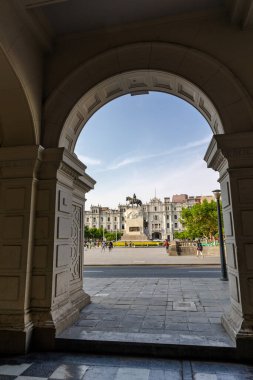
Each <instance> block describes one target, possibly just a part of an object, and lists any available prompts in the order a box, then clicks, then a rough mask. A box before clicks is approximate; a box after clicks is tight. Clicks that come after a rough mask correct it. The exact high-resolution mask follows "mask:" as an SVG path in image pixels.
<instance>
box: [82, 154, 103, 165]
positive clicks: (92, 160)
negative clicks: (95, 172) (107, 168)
mask: <svg viewBox="0 0 253 380" xmlns="http://www.w3.org/2000/svg"><path fill="white" fill-rule="evenodd" d="M77 157H78V159H79V160H80V161H82V162H83V163H84V164H85V165H101V164H102V162H101V160H99V159H97V158H92V157H88V156H84V155H82V154H77Z"/></svg>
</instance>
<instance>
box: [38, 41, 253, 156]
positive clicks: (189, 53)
mask: <svg viewBox="0 0 253 380" xmlns="http://www.w3.org/2000/svg"><path fill="white" fill-rule="evenodd" d="M134 76H135V77H136V78H135V79H136V83H135V84H136V86H135V85H134V83H131V80H133V79H134ZM159 81H161V82H159ZM159 85H160V86H159ZM152 89H156V90H158V91H164V92H168V93H172V94H174V95H177V96H180V97H181V98H183V99H184V100H186V101H188V102H189V103H191V104H192V105H194V106H195V107H196V108H197V109H198V110H199V111H200V112H201V113H202V114H203V115H204V116H205V117H206V119H207V120H208V122H209V124H210V125H211V128H212V130H213V133H214V134H220V133H236V132H242V131H251V130H252V128H253V106H252V99H251V98H250V96H249V95H248V93H247V91H246V89H245V88H244V87H243V86H242V84H241V83H240V82H239V81H238V80H237V78H236V77H235V76H234V75H233V73H232V72H231V71H229V70H228V69H227V68H226V67H225V66H224V65H222V64H221V63H220V62H219V61H217V60H216V59H214V58H213V57H210V56H209V55H207V54H205V53H203V52H200V51H197V50H194V49H191V48H189V47H185V46H182V45H175V44H169V43H156V42H155V43H151V42H150V43H149V42H146V43H138V44H131V45H126V46H122V47H118V48H116V49H112V50H109V51H107V52H105V53H103V54H101V55H98V56H96V57H94V58H93V59H91V60H89V61H87V62H85V63H84V64H83V65H82V66H81V67H79V68H78V69H77V70H76V71H74V72H72V73H71V74H70V75H69V77H67V78H66V79H65V81H64V82H63V83H62V84H61V86H60V87H58V88H57V89H56V90H55V91H54V92H53V93H52V95H51V96H50V98H48V99H47V101H46V104H45V110H44V126H43V128H44V130H43V141H42V143H43V145H44V146H46V147H53V146H66V147H67V149H69V150H70V151H73V150H74V145H75V141H76V138H77V136H78V134H79V133H80V130H81V128H82V127H83V126H84V124H85V122H86V121H87V120H88V119H89V117H90V116H91V115H92V114H93V113H94V112H95V111H96V110H97V109H99V108H100V107H102V106H103V104H105V103H106V102H108V101H110V100H112V99H114V98H116V97H117V96H120V95H123V94H126V93H130V92H134V91H143V90H144V91H145V90H146V91H147V90H152ZM215 115H216V116H215ZM69 123H70V124H69ZM212 123H213V124H212ZM68 124H69V125H68ZM71 129H72V130H71ZM63 130H64V131H65V132H66V131H68V132H67V133H65V132H63ZM64 133H65V136H64Z"/></svg>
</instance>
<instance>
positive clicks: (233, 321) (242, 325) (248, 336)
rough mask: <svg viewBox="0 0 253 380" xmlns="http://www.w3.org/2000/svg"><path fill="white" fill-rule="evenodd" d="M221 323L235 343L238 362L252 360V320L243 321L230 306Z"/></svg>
mask: <svg viewBox="0 0 253 380" xmlns="http://www.w3.org/2000/svg"><path fill="white" fill-rule="evenodd" d="M221 322H222V325H223V327H224V328H225V330H226V331H227V332H228V334H229V335H230V337H231V338H232V339H233V341H234V342H235V343H236V352H237V353H236V356H237V359H239V360H252V357H253V320H245V319H243V317H242V316H241V315H240V313H239V312H238V311H237V310H235V309H234V308H233V307H232V306H231V309H230V310H229V311H228V312H227V313H225V314H224V315H223V316H222V318H221Z"/></svg>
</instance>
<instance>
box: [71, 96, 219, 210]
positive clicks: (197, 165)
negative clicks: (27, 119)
mask: <svg viewBox="0 0 253 380" xmlns="http://www.w3.org/2000/svg"><path fill="white" fill-rule="evenodd" d="M211 137H212V132H211V129H210V127H209V125H208V123H207V122H206V120H205V119H204V118H203V116H202V115H201V114H200V113H199V112H198V111H197V110H196V109H195V108H194V107H192V106H191V105H190V104H188V103H187V102H185V101H183V100H182V99H179V98H177V97H175V96H172V95H168V94H164V93H158V92H150V93H149V95H139V96H130V95H126V96H123V97H120V98H117V99H115V100H113V101H112V102H110V103H108V104H107V105H105V106H104V107H102V108H101V109H100V110H98V111H97V112H96V113H95V114H94V115H93V116H92V117H91V118H90V120H89V121H88V122H87V123H86V125H85V126H84V128H83V130H82V133H81V134H80V136H79V139H78V142H77V145H76V149H75V153H76V154H77V155H78V157H79V159H80V160H81V161H83V162H84V163H85V165H86V166H87V170H86V172H87V173H88V174H89V175H90V176H91V177H93V178H94V179H95V180H96V181H97V183H96V185H95V189H94V190H92V191H90V192H89V193H88V194H87V196H86V198H87V203H86V209H89V207H90V205H91V204H93V205H97V204H101V205H102V206H109V207H114V208H116V207H117V206H118V204H119V203H124V202H125V198H126V196H128V195H130V196H131V195H132V194H133V193H136V195H137V197H138V198H139V199H141V200H142V202H148V201H149V200H150V199H151V198H153V197H154V195H155V191H156V195H157V197H159V198H161V199H162V198H164V197H167V196H172V195H173V194H181V193H186V194H189V195H208V194H211V193H212V190H213V189H214V188H217V186H218V187H219V185H218V184H217V179H218V174H217V173H216V172H214V171H213V170H212V169H207V166H206V163H205V161H204V160H203V157H204V154H205V152H206V149H207V147H208V144H209V142H210V140H211Z"/></svg>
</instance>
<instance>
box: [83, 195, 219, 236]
mask: <svg viewBox="0 0 253 380" xmlns="http://www.w3.org/2000/svg"><path fill="white" fill-rule="evenodd" d="M204 199H206V200H207V201H208V202H209V201H211V200H213V199H214V198H213V196H211V195H210V196H209V195H207V196H188V195H187V194H176V195H173V196H172V200H170V197H165V198H164V199H163V201H161V200H160V199H159V198H156V197H154V198H152V199H151V200H150V201H149V202H147V203H144V204H143V205H142V211H143V215H144V227H145V233H146V235H147V236H148V238H149V239H161V240H164V239H169V240H173V239H174V232H175V231H178V232H181V231H183V230H184V229H183V226H182V224H181V223H180V221H179V219H180V215H181V211H182V209H183V208H186V207H192V206H193V205H194V204H196V203H202V202H203V200H204ZM127 208H128V205H126V204H124V205H121V204H119V206H118V208H117V209H110V208H109V207H102V206H100V205H98V206H91V208H90V210H89V211H85V215H84V224H85V226H88V227H89V228H92V227H95V228H104V229H106V230H107V231H114V232H115V231H118V232H124V230H125V211H126V209H127Z"/></svg>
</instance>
